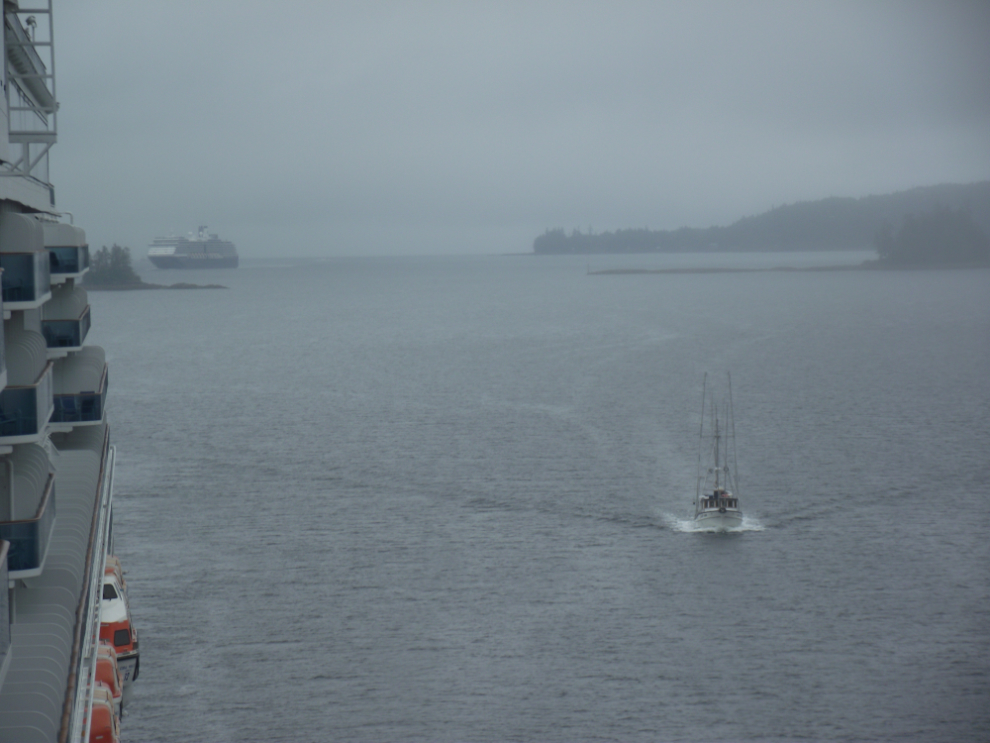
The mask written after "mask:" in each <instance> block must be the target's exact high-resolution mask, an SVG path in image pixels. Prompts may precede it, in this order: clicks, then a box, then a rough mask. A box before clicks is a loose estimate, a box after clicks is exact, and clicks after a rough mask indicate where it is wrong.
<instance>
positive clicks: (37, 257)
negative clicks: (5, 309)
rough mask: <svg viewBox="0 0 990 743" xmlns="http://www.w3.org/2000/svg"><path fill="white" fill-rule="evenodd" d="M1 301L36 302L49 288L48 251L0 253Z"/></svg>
mask: <svg viewBox="0 0 990 743" xmlns="http://www.w3.org/2000/svg"><path fill="white" fill-rule="evenodd" d="M0 268H3V279H2V288H3V301H4V304H7V303H11V302H36V301H38V300H40V299H41V298H42V297H43V296H44V295H45V294H46V293H47V292H49V291H50V288H51V266H50V264H49V260H48V251H35V252H31V253H0Z"/></svg>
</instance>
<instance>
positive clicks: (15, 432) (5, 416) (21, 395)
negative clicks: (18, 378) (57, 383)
mask: <svg viewBox="0 0 990 743" xmlns="http://www.w3.org/2000/svg"><path fill="white" fill-rule="evenodd" d="M51 414H52V363H51V362H48V364H47V365H46V366H45V369H44V371H43V372H41V374H40V375H39V376H38V379H37V381H36V382H35V383H34V384H32V385H27V386H18V387H6V388H5V389H4V390H3V391H0V444H22V443H26V442H30V441H37V440H38V439H40V437H41V435H42V434H43V433H44V430H45V425H46V424H47V423H48V420H49V418H50V417H51Z"/></svg>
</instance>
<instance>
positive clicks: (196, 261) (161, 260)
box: [148, 255, 237, 268]
mask: <svg viewBox="0 0 990 743" xmlns="http://www.w3.org/2000/svg"><path fill="white" fill-rule="evenodd" d="M148 260H149V261H151V263H152V264H153V265H154V266H155V267H156V268H237V256H236V255H233V256H216V257H214V256H203V255H149V256H148Z"/></svg>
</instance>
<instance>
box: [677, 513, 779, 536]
mask: <svg viewBox="0 0 990 743" xmlns="http://www.w3.org/2000/svg"><path fill="white" fill-rule="evenodd" d="M660 520H661V521H663V523H664V525H665V526H666V527H667V528H669V529H671V530H673V531H679V532H682V533H687V532H702V533H707V534H712V533H714V532H716V531H719V530H718V529H711V528H706V527H704V526H702V525H700V524H698V522H696V521H695V520H694V519H692V518H682V517H679V516H675V515H674V514H672V513H664V512H661V513H660ZM765 529H766V527H765V526H764V525H763V524H762V523H760V521H759V520H758V519H757V518H756V517H755V516H747V515H745V514H744V515H743V520H742V524H740V525H739V526H737V527H736V528H734V529H726V530H724V531H726V532H730V533H735V532H741V531H764V530H765Z"/></svg>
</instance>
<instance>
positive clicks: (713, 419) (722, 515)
mask: <svg viewBox="0 0 990 743" xmlns="http://www.w3.org/2000/svg"><path fill="white" fill-rule="evenodd" d="M706 417H707V418H708V419H709V421H708V432H707V433H706V431H705V418H706ZM699 437H700V444H699V450H698V487H697V492H696V493H695V500H694V521H695V525H696V528H698V529H700V530H702V531H729V530H730V529H736V528H738V527H740V526H742V520H743V514H742V511H741V510H740V508H739V497H738V496H737V495H736V494H735V491H736V489H737V488H736V472H735V470H736V468H735V462H736V453H735V441H736V435H735V421H734V419H733V417H732V380H731V378H730V379H729V399H728V400H727V401H726V402H725V403H724V404H723V406H722V416H721V418H720V417H719V405H718V404H717V403H716V401H715V395H714V393H712V395H711V397H710V398H709V396H708V375H707V374H706V375H705V381H704V385H703V388H702V393H701V427H700V429H699ZM730 442H731V443H732V448H731V452H730V447H729V443H730ZM730 455H731V456H730ZM730 459H731V464H730Z"/></svg>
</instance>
